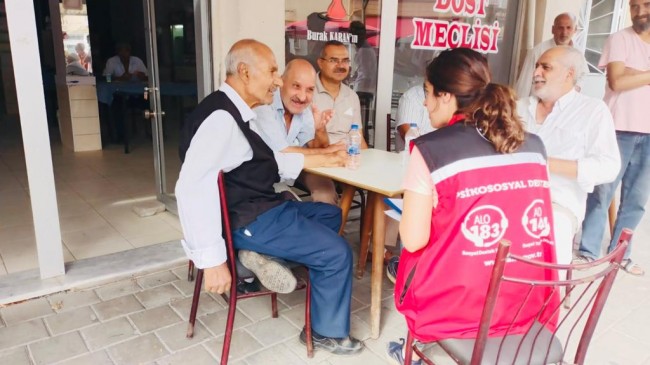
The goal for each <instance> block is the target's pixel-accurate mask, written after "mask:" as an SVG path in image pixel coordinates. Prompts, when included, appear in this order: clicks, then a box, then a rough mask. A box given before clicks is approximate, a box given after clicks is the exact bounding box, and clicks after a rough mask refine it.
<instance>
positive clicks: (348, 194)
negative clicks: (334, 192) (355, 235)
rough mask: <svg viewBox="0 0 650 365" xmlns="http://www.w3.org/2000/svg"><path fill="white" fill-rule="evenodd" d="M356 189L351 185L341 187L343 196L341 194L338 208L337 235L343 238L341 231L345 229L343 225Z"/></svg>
mask: <svg viewBox="0 0 650 365" xmlns="http://www.w3.org/2000/svg"><path fill="white" fill-rule="evenodd" d="M355 191H356V188H355V187H354V186H352V185H347V184H344V185H343V194H341V202H340V203H339V207H341V217H342V222H341V229H339V235H340V236H343V230H344V229H345V223H346V222H347V221H348V213H350V206H351V205H352V198H354V193H355Z"/></svg>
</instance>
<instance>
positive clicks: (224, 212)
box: [217, 171, 237, 287]
mask: <svg viewBox="0 0 650 365" xmlns="http://www.w3.org/2000/svg"><path fill="white" fill-rule="evenodd" d="M217 181H218V185H219V206H220V209H221V224H222V226H221V227H222V231H223V236H224V237H223V238H224V240H225V241H226V254H227V255H228V268H229V269H230V275H231V276H232V282H233V283H236V282H237V260H235V246H234V244H233V242H232V231H231V230H230V215H229V214H228V201H227V200H226V184H225V182H224V176H223V171H219V178H218V180H217ZM234 286H235V285H233V287H234Z"/></svg>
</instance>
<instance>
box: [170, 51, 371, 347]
mask: <svg viewBox="0 0 650 365" xmlns="http://www.w3.org/2000/svg"><path fill="white" fill-rule="evenodd" d="M225 67H226V81H225V83H223V84H222V85H221V87H220V88H219V90H218V91H216V92H214V93H212V94H210V95H209V96H207V97H206V98H205V99H204V100H203V101H201V103H200V104H199V105H198V106H197V108H196V110H195V111H194V112H192V113H191V114H190V115H189V117H188V118H187V120H186V122H185V125H184V127H183V128H184V129H183V133H182V136H181V141H180V155H181V160H183V161H184V162H183V166H182V168H181V172H180V176H179V179H178V182H177V184H176V199H177V202H178V213H179V217H180V221H181V225H182V226H183V233H184V236H185V239H184V240H183V241H182V244H183V247H184V249H185V252H186V253H187V255H188V256H189V258H190V259H192V260H193V261H194V263H195V264H196V266H197V267H199V268H202V269H204V276H205V289H206V290H207V291H211V292H215V293H223V292H225V291H227V290H228V289H229V287H230V285H231V276H230V272H229V271H228V267H227V264H226V249H225V243H224V241H223V238H222V236H221V215H220V211H219V208H218V207H219V191H218V189H217V176H218V174H219V171H221V170H223V171H224V175H225V184H226V194H227V197H228V209H229V212H230V219H231V225H232V229H233V241H234V244H235V248H237V249H239V250H242V251H243V250H246V251H247V253H248V254H249V260H244V259H242V262H243V261H248V263H249V265H247V266H249V268H250V269H251V270H252V271H254V272H255V271H256V269H260V268H262V267H265V268H266V269H268V266H269V265H270V266H273V265H275V266H274V267H276V268H277V271H276V273H277V274H278V275H280V274H281V273H282V272H283V267H282V266H281V265H279V264H277V263H274V261H265V260H266V258H265V256H263V255H269V256H274V257H279V258H282V259H286V260H290V261H295V262H299V263H301V264H304V265H306V266H308V267H309V274H310V279H311V282H312V294H311V295H312V308H311V313H312V324H313V331H312V332H313V339H314V346H315V347H316V348H322V349H325V350H327V351H330V352H332V353H335V354H344V355H349V354H353V353H357V352H359V351H361V350H362V348H363V345H362V343H361V342H360V341H359V340H356V339H354V338H352V337H350V336H349V331H350V299H351V294H352V253H351V250H350V247H349V245H348V243H347V242H346V241H345V240H344V239H343V238H341V237H340V236H339V235H338V234H337V232H338V230H339V226H340V225H341V212H340V209H339V208H338V207H335V206H333V205H330V204H324V203H312V202H297V201H293V200H288V199H286V198H285V196H283V195H280V194H276V193H275V192H274V189H273V184H274V183H275V182H278V181H280V178H281V177H282V178H286V179H291V178H293V179H295V178H296V177H298V175H299V173H300V171H301V170H302V169H303V167H309V166H322V165H323V164H325V165H329V166H341V165H343V163H344V159H343V158H342V157H341V156H340V155H331V156H329V157H327V159H328V160H327V161H323V160H322V158H323V157H322V156H318V157H316V158H312V156H304V155H302V154H293V153H279V152H273V151H272V150H271V148H269V147H268V146H267V145H266V144H265V143H264V141H263V140H262V138H261V137H260V136H259V135H257V134H256V133H255V132H253V131H252V130H251V129H250V126H249V123H248V122H249V121H250V120H251V119H253V118H254V117H255V113H254V112H253V111H252V110H251V108H253V107H256V106H258V105H262V104H270V103H271V101H272V100H273V93H274V91H275V90H276V88H277V87H279V86H280V85H282V80H281V79H280V74H279V72H278V65H277V63H276V61H275V57H274V55H273V52H272V51H271V49H269V47H267V46H266V45H264V44H263V43H260V42H258V41H255V40H252V39H244V40H240V41H238V42H236V43H235V44H234V45H233V46H232V48H231V49H230V51H229V52H228V54H227V55H226V59H225ZM257 253H259V254H261V255H259V254H257ZM240 256H241V254H240ZM240 259H241V257H240ZM243 263H244V264H245V265H246V262H243ZM284 270H286V269H284ZM258 271H260V270H258ZM271 271H273V270H271ZM256 274H258V275H267V274H268V272H267V273H263V272H256ZM260 281H262V283H263V284H265V285H267V283H270V284H271V285H272V282H273V280H270V281H269V280H267V282H266V283H265V280H263V279H262V278H260ZM269 289H275V288H269ZM277 289H280V290H282V289H283V288H281V287H280V288H277ZM292 289H293V288H292ZM300 340H301V342H303V343H305V340H306V338H305V331H304V330H303V331H302V333H301V335H300Z"/></svg>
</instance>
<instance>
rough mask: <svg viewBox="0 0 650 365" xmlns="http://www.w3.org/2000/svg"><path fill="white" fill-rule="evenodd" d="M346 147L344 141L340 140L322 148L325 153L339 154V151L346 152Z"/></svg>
mask: <svg viewBox="0 0 650 365" xmlns="http://www.w3.org/2000/svg"><path fill="white" fill-rule="evenodd" d="M346 147H347V146H346V145H345V141H344V140H340V141H338V142H336V143H334V144H331V145H329V146H327V147H325V148H324V150H325V153H334V152H339V151H345V150H346Z"/></svg>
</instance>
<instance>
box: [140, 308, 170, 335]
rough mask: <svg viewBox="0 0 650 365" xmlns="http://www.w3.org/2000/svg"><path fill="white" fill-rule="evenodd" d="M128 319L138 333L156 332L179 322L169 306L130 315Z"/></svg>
mask: <svg viewBox="0 0 650 365" xmlns="http://www.w3.org/2000/svg"><path fill="white" fill-rule="evenodd" d="M129 318H131V321H133V323H135V327H136V328H137V329H138V330H139V331H140V333H146V332H150V331H153V330H157V329H159V328H162V327H165V326H169V325H171V324H174V323H177V322H180V321H181V317H179V316H178V315H177V314H176V312H174V310H173V309H171V308H170V307H169V306H162V307H158V308H153V309H147V310H145V311H142V312H138V313H134V314H131V315H130V316H129Z"/></svg>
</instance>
